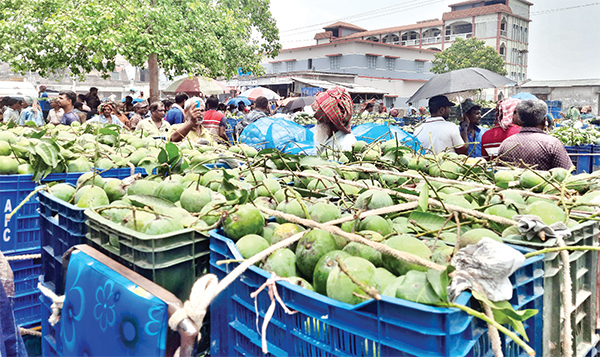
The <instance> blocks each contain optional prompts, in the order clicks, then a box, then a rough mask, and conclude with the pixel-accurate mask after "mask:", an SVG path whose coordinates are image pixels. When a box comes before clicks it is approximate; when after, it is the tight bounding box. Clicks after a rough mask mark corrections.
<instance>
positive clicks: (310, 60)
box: [308, 58, 312, 69]
mask: <svg viewBox="0 0 600 357" xmlns="http://www.w3.org/2000/svg"><path fill="white" fill-rule="evenodd" d="M308 69H312V58H309V59H308Z"/></svg>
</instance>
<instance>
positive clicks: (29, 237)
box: [0, 168, 144, 254]
mask: <svg viewBox="0 0 600 357" xmlns="http://www.w3.org/2000/svg"><path fill="white" fill-rule="evenodd" d="M135 172H136V173H143V172H144V170H143V169H141V168H136V169H135ZM130 174H131V170H130V169H129V168H123V169H111V170H107V171H104V172H102V173H101V176H102V177H104V178H125V177H127V176H129V175H130ZM81 175H82V173H81V172H74V173H62V174H50V175H48V176H46V178H44V179H43V180H42V183H48V182H66V183H71V184H76V183H77V179H78V178H79V176H81ZM32 177H33V176H32V175H0V207H1V208H2V212H3V215H4V217H3V219H2V221H6V215H8V214H9V213H10V212H11V211H12V210H14V209H15V208H16V207H17V206H18V205H19V203H21V202H22V201H23V200H24V199H25V197H27V195H29V194H30V193H31V192H32V191H33V190H34V189H35V187H36V186H37V183H35V182H33V181H31V179H32ZM36 196H37V195H36ZM36 196H34V197H32V198H31V199H30V200H29V201H28V202H27V203H25V204H24V205H23V207H21V208H20V209H19V211H17V214H15V216H13V217H12V219H11V220H10V221H8V222H7V223H6V224H5V225H4V227H3V229H2V239H1V240H0V251H2V252H3V253H4V254H10V253H16V252H20V251H27V250H30V249H32V248H37V249H39V248H40V224H39V214H38V201H37V197H36Z"/></svg>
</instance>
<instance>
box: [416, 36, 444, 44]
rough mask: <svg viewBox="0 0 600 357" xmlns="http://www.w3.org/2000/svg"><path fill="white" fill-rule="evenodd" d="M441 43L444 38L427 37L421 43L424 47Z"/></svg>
mask: <svg viewBox="0 0 600 357" xmlns="http://www.w3.org/2000/svg"><path fill="white" fill-rule="evenodd" d="M440 42H442V36H436V37H425V38H423V39H422V40H421V43H422V44H423V45H428V44H430V43H440Z"/></svg>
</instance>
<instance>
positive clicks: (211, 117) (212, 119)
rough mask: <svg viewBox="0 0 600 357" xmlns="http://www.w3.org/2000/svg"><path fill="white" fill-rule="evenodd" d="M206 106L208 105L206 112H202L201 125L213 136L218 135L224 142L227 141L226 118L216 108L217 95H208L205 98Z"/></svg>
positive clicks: (217, 105)
mask: <svg viewBox="0 0 600 357" xmlns="http://www.w3.org/2000/svg"><path fill="white" fill-rule="evenodd" d="M206 106H207V107H208V110H207V111H206V113H204V120H203V121H202V126H203V127H204V128H205V129H206V130H208V132H209V133H211V134H212V135H213V136H218V137H220V138H221V139H223V140H225V141H226V142H227V141H229V139H227V135H226V134H225V128H226V127H227V118H226V117H225V115H224V114H223V113H221V112H219V111H217V108H218V107H219V100H218V99H217V97H215V96H210V97H209V98H208V99H207V100H206Z"/></svg>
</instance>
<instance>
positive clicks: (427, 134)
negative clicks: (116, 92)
mask: <svg viewBox="0 0 600 357" xmlns="http://www.w3.org/2000/svg"><path fill="white" fill-rule="evenodd" d="M376 105H377V107H376ZM454 106H455V104H454V103H453V102H451V101H450V100H449V99H448V98H447V97H446V96H443V95H439V96H435V97H432V98H431V99H430V100H429V110H427V109H426V108H424V107H420V108H419V109H416V108H415V107H413V105H412V103H409V107H408V110H407V111H406V113H405V112H404V109H397V108H393V106H392V108H390V110H389V113H388V109H387V108H386V107H385V106H384V105H383V103H379V104H377V103H376V102H375V100H370V101H367V102H365V103H363V105H362V107H361V108H360V109H359V110H358V111H355V110H354V103H353V101H352V99H351V97H350V95H349V94H348V93H347V92H346V91H345V90H343V89H341V88H333V89H330V90H327V91H325V92H321V93H318V94H317V95H316V96H315V102H314V103H313V104H312V105H311V106H310V108H308V109H309V110H310V112H311V114H313V115H314V117H315V119H316V120H317V124H316V126H315V129H314V134H315V136H314V137H315V147H316V149H317V151H318V152H320V151H322V150H323V149H324V148H334V149H338V150H350V149H351V148H352V145H353V144H354V142H356V138H355V137H354V136H353V135H352V133H351V130H350V122H351V121H352V120H355V121H358V120H360V119H361V118H365V117H368V116H370V115H373V114H374V115H379V116H387V117H389V118H392V119H396V121H397V124H400V125H402V124H403V122H402V117H406V116H414V117H417V118H418V119H420V123H419V125H418V126H417V127H416V128H415V132H414V135H415V136H416V137H417V139H418V140H419V141H420V143H421V146H422V148H423V149H425V150H426V151H427V152H429V153H433V154H437V153H440V152H442V151H450V152H455V153H457V154H463V155H468V156H471V157H483V158H485V159H488V160H489V159H493V158H497V157H499V158H500V160H502V161H505V162H509V163H512V164H516V165H533V166H534V167H536V168H537V169H540V170H549V169H551V168H554V167H563V168H565V169H568V168H570V167H571V164H572V163H571V160H570V159H569V156H568V154H567V152H566V150H565V148H564V146H563V145H562V144H561V143H560V142H559V141H558V140H557V139H555V138H553V137H551V136H550V135H548V134H547V130H548V128H549V127H550V125H551V120H552V118H551V116H549V115H548V107H547V105H546V103H545V102H543V101H541V100H524V101H520V100H519V99H513V98H509V99H506V100H502V101H500V102H498V105H497V108H496V121H495V123H494V127H493V128H491V129H488V130H486V129H485V128H483V127H482V126H481V125H480V122H481V118H482V108H481V106H480V105H479V104H477V103H476V102H474V101H472V100H471V99H467V100H465V101H463V102H462V103H460V104H459V112H458V113H459V115H460V125H456V124H454V123H452V122H450V121H448V118H449V117H450V114H451V111H452V107H454ZM1 107H2V108H3V112H2V120H3V121H4V122H5V123H6V122H10V121H12V122H14V123H15V124H17V125H26V123H28V122H33V123H34V124H35V125H37V126H42V125H45V124H47V123H48V124H54V125H59V124H62V125H72V124H73V123H81V124H83V123H86V122H87V123H94V122H96V123H102V124H113V125H117V126H119V127H121V128H123V129H124V130H129V131H132V132H143V133H145V134H146V135H148V136H152V137H162V138H168V139H169V140H170V141H173V142H178V141H182V140H184V138H189V139H190V140H193V141H194V142H199V143H205V144H211V143H215V142H216V143H227V142H229V138H228V136H227V134H226V128H227V125H228V124H227V118H228V117H237V118H240V119H239V120H237V124H235V127H234V128H232V129H233V133H234V136H235V137H239V135H240V134H241V133H242V131H243V130H244V129H245V128H246V127H247V126H248V125H250V124H252V123H253V122H255V121H257V120H260V119H261V118H264V117H268V116H273V115H276V112H277V111H278V109H279V106H278V104H277V103H276V102H269V100H268V99H267V98H265V97H259V98H257V99H256V100H255V101H254V102H253V103H252V105H251V106H250V108H248V107H247V106H246V105H245V104H244V102H243V101H239V102H238V103H237V104H231V105H229V106H228V105H226V104H225V103H221V102H219V99H218V98H217V97H215V96H211V97H208V98H204V97H203V96H202V95H200V96H197V97H191V98H190V97H189V96H188V95H187V94H186V93H177V94H176V95H175V97H174V100H173V101H171V100H169V99H166V100H162V101H157V102H153V103H148V101H147V100H141V101H140V100H139V99H138V101H137V102H136V103H134V101H133V97H132V96H127V97H125V99H124V101H118V102H115V101H104V102H103V101H102V100H101V99H100V97H99V96H98V89H97V88H94V87H92V88H90V91H89V92H88V93H87V94H85V95H84V94H79V95H77V94H75V93H74V92H72V91H64V92H61V93H59V95H58V97H57V98H50V97H49V96H48V94H47V92H46V88H45V87H44V86H40V93H39V97H38V98H32V97H25V98H23V99H22V100H21V99H15V98H10V97H7V98H3V99H2V102H1ZM304 110H305V108H298V109H296V110H294V112H295V113H294V114H297V113H299V112H303V111H304ZM430 113H431V114H430ZM561 114H562V113H561ZM563 117H565V118H567V119H586V118H588V117H589V118H592V117H593V115H592V114H591V107H587V106H586V107H581V108H576V107H570V108H569V109H568V110H567V112H566V114H563Z"/></svg>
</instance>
